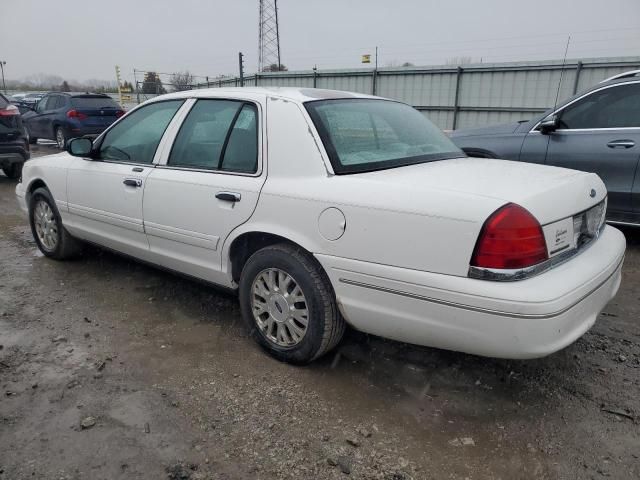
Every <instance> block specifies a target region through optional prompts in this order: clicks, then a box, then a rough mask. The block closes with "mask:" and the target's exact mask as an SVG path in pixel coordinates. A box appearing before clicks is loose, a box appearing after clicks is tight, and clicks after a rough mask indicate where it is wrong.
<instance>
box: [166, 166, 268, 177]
mask: <svg viewBox="0 0 640 480" xmlns="http://www.w3.org/2000/svg"><path fill="white" fill-rule="evenodd" d="M156 168H158V169H163V170H183V171H186V172H198V173H212V174H220V175H235V176H238V177H259V176H261V175H262V171H261V170H258V171H257V172H256V173H242V172H231V171H227V170H210V169H207V168H191V167H177V166H175V165H156Z"/></svg>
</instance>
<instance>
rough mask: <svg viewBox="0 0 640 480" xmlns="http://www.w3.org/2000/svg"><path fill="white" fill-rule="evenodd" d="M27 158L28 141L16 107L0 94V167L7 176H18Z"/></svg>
mask: <svg viewBox="0 0 640 480" xmlns="http://www.w3.org/2000/svg"><path fill="white" fill-rule="evenodd" d="M28 158H29V142H28V139H27V136H26V135H25V132H24V127H23V126H22V116H21V115H20V111H19V110H18V107H16V106H15V105H14V104H12V103H11V102H9V99H8V98H7V97H5V96H4V95H2V94H0V168H2V171H3V172H4V174H5V175H6V176H7V177H9V178H13V179H15V178H19V177H20V172H21V171H22V165H23V164H24V162H25V161H26V160H27V159H28Z"/></svg>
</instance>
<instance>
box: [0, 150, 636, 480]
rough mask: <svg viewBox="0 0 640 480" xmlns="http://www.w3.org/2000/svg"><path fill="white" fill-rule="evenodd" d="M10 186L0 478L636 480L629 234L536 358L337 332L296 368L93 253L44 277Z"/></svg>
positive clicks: (178, 289)
mask: <svg viewBox="0 0 640 480" xmlns="http://www.w3.org/2000/svg"><path fill="white" fill-rule="evenodd" d="M52 152H54V150H53V148H52V147H46V146H42V145H40V146H38V147H36V148H35V155H36V156H37V155H43V154H48V153H52ZM14 186H15V184H14V182H11V181H9V180H8V179H7V178H5V177H3V176H1V175H0V395H1V397H0V479H10V480H18V479H27V478H29V479H92V480H93V479H245V478H246V479H340V478H362V479H365V478H366V479H369V478H371V479H389V480H391V479H394V480H402V479H474V480H475V479H525V478H536V479H538V478H549V479H556V478H563V479H576V478H580V479H582V478H586V479H591V478H594V479H599V478H605V477H608V478H615V479H632V478H640V458H639V457H640V428H639V423H640V395H639V394H640V375H639V373H640V325H639V322H638V313H639V310H640V309H639V303H638V300H639V299H640V271H639V266H640V230H639V231H635V230H626V231H625V234H626V236H627V241H628V243H629V247H628V252H627V259H626V262H625V267H624V278H623V282H622V287H621V290H620V293H619V294H618V296H617V298H616V299H614V300H613V301H612V302H611V303H610V304H609V305H608V306H607V308H606V309H605V311H604V312H603V313H602V315H601V316H600V318H599V320H598V322H597V323H596V325H595V327H594V328H593V329H592V330H591V331H590V332H589V333H587V334H586V335H585V336H584V337H583V338H581V339H580V340H579V341H578V342H577V343H576V344H574V345H572V346H571V347H569V348H567V349H566V350H564V351H561V352H559V353H557V354H554V355H551V356H550V357H547V358H544V359H540V360H535V361H523V362H520V361H507V360H492V359H486V358H480V357H475V356H471V355H465V354H460V353H454V352H446V351H441V350H436V349H431V348H422V347H416V346H411V345H407V344H402V343H397V342H391V341H386V340H383V339H380V338H376V337H369V336H366V335H363V334H360V333H357V332H349V333H348V334H347V337H346V338H345V340H344V341H343V342H342V343H341V345H340V346H339V348H338V349H337V351H336V352H335V353H333V354H330V355H329V356H327V357H326V358H324V359H322V360H320V361H318V362H316V363H315V364H313V365H311V366H309V367H304V368H300V367H293V366H289V365H285V364H282V363H279V362H277V361H275V360H272V359H271V358H269V357H268V356H266V355H265V354H263V353H262V352H261V351H260V350H259V348H258V347H257V346H256V345H255V344H254V343H253V341H252V340H251V339H249V338H247V336H246V334H245V331H244V330H243V328H242V325H241V323H240V322H241V320H240V314H239V309H238V306H237V302H236V299H235V297H233V296H231V295H229V294H227V293H221V292H218V291H216V290H215V289H213V288H211V287H210V286H207V285H203V284H200V283H195V282H192V281H189V280H185V279H184V278H181V277H178V276H175V275H171V274H169V273H165V272H162V271H159V270H155V269H153V268H150V267H147V266H143V265H140V264H137V263H135V262H133V261H130V260H127V259H124V258H121V257H119V256H116V255H113V254H111V253H107V252H103V251H101V250H98V249H95V248H88V249H87V250H86V252H85V255H84V256H83V257H82V258H80V259H78V260H75V261H69V262H55V261H51V260H49V259H46V258H44V257H43V256H42V255H40V254H39V252H38V251H37V249H36V246H35V243H34V242H33V240H32V238H31V233H30V231H29V228H28V226H27V222H26V219H25V217H24V216H23V215H22V214H21V212H20V211H19V210H18V206H17V203H16V201H15V198H14V193H13V191H14Z"/></svg>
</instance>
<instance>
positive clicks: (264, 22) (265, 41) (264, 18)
mask: <svg viewBox="0 0 640 480" xmlns="http://www.w3.org/2000/svg"><path fill="white" fill-rule="evenodd" d="M259 2H260V29H259V31H260V33H259V35H258V50H259V51H258V70H259V71H261V72H264V71H267V70H271V69H272V65H273V66H276V68H274V70H275V69H277V71H280V68H281V65H282V64H281V63H280V32H279V31H278V0H259Z"/></svg>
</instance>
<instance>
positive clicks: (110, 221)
mask: <svg viewBox="0 0 640 480" xmlns="http://www.w3.org/2000/svg"><path fill="white" fill-rule="evenodd" d="M182 103H183V101H182V100H171V101H164V102H156V103H151V104H149V105H146V106H143V107H141V108H139V109H138V110H136V111H135V112H132V113H131V114H130V115H128V116H126V117H125V118H123V119H122V120H121V121H120V122H118V123H117V124H115V125H114V126H113V128H111V129H110V130H108V131H107V133H106V134H105V135H104V137H103V138H102V139H101V140H98V141H97V144H96V147H95V148H96V149H97V152H96V155H95V159H82V158H78V159H75V161H74V163H73V165H72V167H71V168H70V169H69V172H68V177H67V196H68V202H69V205H68V208H69V215H70V222H69V226H70V229H72V230H73V232H72V233H76V234H77V235H78V236H80V237H81V238H85V239H87V240H90V241H93V242H96V243H99V244H101V245H104V246H106V247H109V248H113V249H115V250H118V251H121V252H123V253H127V254H130V255H134V256H137V257H141V258H147V255H148V251H149V244H148V242H147V238H146V235H145V233H144V225H143V222H142V200H143V193H144V186H145V182H146V180H147V178H148V176H149V174H150V173H151V171H152V170H153V168H154V157H155V155H156V150H157V148H158V145H159V143H160V140H161V138H162V136H163V135H164V132H165V130H166V128H167V126H168V125H169V123H170V122H171V119H172V118H173V116H174V115H175V113H176V112H177V111H178V109H179V108H180V106H181V105H182Z"/></svg>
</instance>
